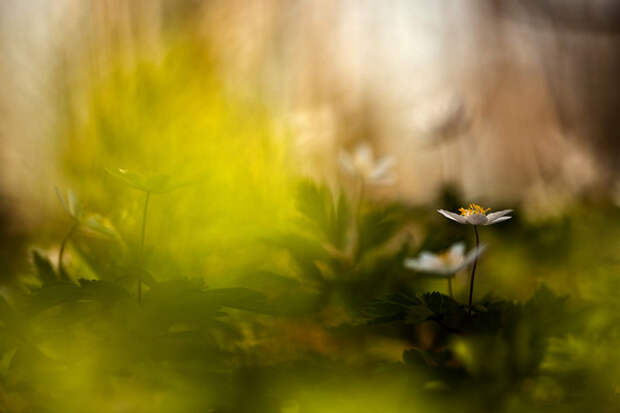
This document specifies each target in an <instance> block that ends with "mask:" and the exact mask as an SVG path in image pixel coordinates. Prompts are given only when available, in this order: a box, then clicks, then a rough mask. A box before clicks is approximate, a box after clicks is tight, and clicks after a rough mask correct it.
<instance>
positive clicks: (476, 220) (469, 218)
mask: <svg viewBox="0 0 620 413" xmlns="http://www.w3.org/2000/svg"><path fill="white" fill-rule="evenodd" d="M490 210H491V208H483V207H481V206H480V205H478V204H469V208H459V213H458V214H457V213H455V212H450V211H446V210H445V209H438V210H437V212H439V213H440V214H441V215H443V216H444V217H446V218H448V219H451V220H453V221H456V222H458V223H459V224H470V225H493V224H497V223H499V222H503V221H507V220H509V219H510V218H512V217H511V216H507V215H508V214H510V213H511V212H512V209H504V210H502V211H497V212H491V213H490V214H489V213H488V212H489V211H490Z"/></svg>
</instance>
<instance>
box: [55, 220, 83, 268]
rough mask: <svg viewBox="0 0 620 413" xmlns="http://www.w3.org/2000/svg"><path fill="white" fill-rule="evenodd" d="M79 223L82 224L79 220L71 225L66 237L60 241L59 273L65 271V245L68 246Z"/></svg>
mask: <svg viewBox="0 0 620 413" xmlns="http://www.w3.org/2000/svg"><path fill="white" fill-rule="evenodd" d="M79 225H80V224H79V222H78V221H77V220H76V221H74V222H73V224H72V225H71V229H69V232H67V235H65V237H64V238H63V239H62V242H61V243H60V251H58V275H61V276H62V273H63V268H62V256H63V255H64V254H65V247H66V246H67V242H68V241H69V239H70V238H71V236H72V235H73V233H74V232H75V230H76V229H77V227H78V226H79Z"/></svg>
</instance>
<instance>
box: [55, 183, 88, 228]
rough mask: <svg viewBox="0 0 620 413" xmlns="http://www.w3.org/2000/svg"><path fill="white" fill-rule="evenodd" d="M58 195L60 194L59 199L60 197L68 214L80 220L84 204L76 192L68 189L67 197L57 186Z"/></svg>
mask: <svg viewBox="0 0 620 413" xmlns="http://www.w3.org/2000/svg"><path fill="white" fill-rule="evenodd" d="M56 195H58V199H60V203H61V204H62V207H63V208H64V210H65V211H67V214H69V216H71V217H72V218H74V219H76V220H78V221H79V220H80V218H81V216H82V204H81V203H80V201H79V200H78V198H77V196H76V195H75V193H74V192H73V191H72V190H71V189H68V190H67V196H66V197H65V196H64V195H63V193H62V191H61V190H60V188H58V187H56Z"/></svg>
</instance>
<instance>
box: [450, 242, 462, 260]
mask: <svg viewBox="0 0 620 413" xmlns="http://www.w3.org/2000/svg"><path fill="white" fill-rule="evenodd" d="M464 255H465V243H463V242H457V243H455V244H453V245H452V246H451V247H450V251H449V252H448V259H449V262H450V264H451V265H455V264H460V263H461V261H463V258H464Z"/></svg>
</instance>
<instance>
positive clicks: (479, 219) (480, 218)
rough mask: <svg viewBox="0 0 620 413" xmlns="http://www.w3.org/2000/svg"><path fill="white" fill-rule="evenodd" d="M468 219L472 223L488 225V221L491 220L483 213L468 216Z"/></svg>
mask: <svg viewBox="0 0 620 413" xmlns="http://www.w3.org/2000/svg"><path fill="white" fill-rule="evenodd" d="M466 219H467V222H468V223H470V224H472V225H487V223H488V222H489V219H488V218H487V216H486V215H482V214H473V215H470V216H468V217H466Z"/></svg>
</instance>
